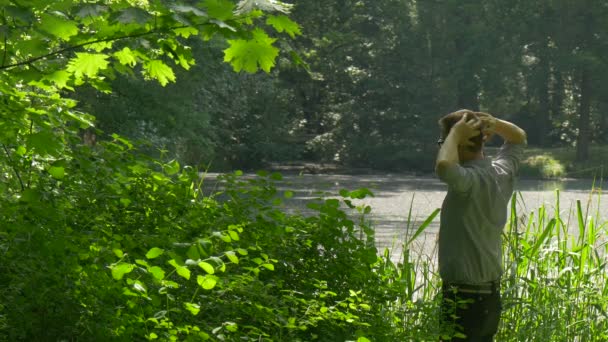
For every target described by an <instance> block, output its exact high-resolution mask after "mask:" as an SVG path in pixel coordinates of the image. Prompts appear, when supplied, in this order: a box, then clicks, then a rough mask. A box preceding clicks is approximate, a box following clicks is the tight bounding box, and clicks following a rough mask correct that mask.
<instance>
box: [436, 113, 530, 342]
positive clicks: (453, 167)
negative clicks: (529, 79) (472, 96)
mask: <svg viewBox="0 0 608 342" xmlns="http://www.w3.org/2000/svg"><path fill="white" fill-rule="evenodd" d="M439 123H440V125H441V129H442V132H441V139H440V140H439V144H440V145H441V147H440V149H439V152H438V154H437V161H436V163H435V171H436V173H437V175H438V177H439V179H440V180H441V181H442V182H444V183H446V184H447V185H448V193H447V195H446V197H445V199H444V201H443V205H442V208H441V222H440V227H439V274H440V276H441V279H442V282H443V288H442V293H443V302H442V323H443V326H444V327H446V326H450V327H452V328H453V329H454V330H451V333H448V335H449V336H454V338H453V340H456V339H462V340H466V341H493V339H494V335H495V334H496V331H497V329H498V323H499V321H500V313H501V309H502V307H501V300H500V277H501V275H502V238H501V234H502V230H503V228H504V226H505V224H506V221H507V207H508V203H509V200H510V198H511V196H512V194H513V186H514V182H515V177H516V174H517V170H518V167H519V162H520V160H521V156H522V152H523V148H524V147H525V145H526V133H525V132H524V131H523V130H522V129H521V128H519V127H517V126H516V125H514V124H512V123H510V122H508V121H504V120H500V119H497V118H494V117H493V116H492V115H490V114H487V113H481V112H472V111H469V110H460V111H457V112H454V113H451V114H448V115H446V116H445V117H443V118H442V119H441V120H440V121H439ZM493 134H497V135H499V136H500V137H501V138H502V139H503V140H504V144H503V145H502V147H501V148H500V151H499V152H498V155H497V156H496V157H495V158H493V159H488V158H486V157H485V155H484V150H483V147H484V142H485V141H487V140H488V139H489V138H490V137H491V136H492V135H493Z"/></svg>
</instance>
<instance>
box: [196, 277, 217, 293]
mask: <svg viewBox="0 0 608 342" xmlns="http://www.w3.org/2000/svg"><path fill="white" fill-rule="evenodd" d="M196 282H197V283H198V285H200V287H202V288H203V289H205V290H211V289H213V288H214V287H215V285H216V284H217V278H216V277H215V276H212V275H206V276H201V275H199V276H198V277H196Z"/></svg>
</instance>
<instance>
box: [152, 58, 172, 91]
mask: <svg viewBox="0 0 608 342" xmlns="http://www.w3.org/2000/svg"><path fill="white" fill-rule="evenodd" d="M144 69H145V70H146V72H147V75H148V76H149V77H151V78H153V79H156V80H157V81H158V82H159V83H160V84H161V85H162V86H163V87H164V86H166V85H167V83H169V82H175V74H174V73H173V69H171V67H169V66H168V65H167V64H165V63H164V62H163V61H161V60H158V59H155V60H151V61H147V62H145V63H144Z"/></svg>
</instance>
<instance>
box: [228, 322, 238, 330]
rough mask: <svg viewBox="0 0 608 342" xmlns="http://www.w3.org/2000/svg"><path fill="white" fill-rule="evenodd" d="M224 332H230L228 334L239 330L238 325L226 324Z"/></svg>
mask: <svg viewBox="0 0 608 342" xmlns="http://www.w3.org/2000/svg"><path fill="white" fill-rule="evenodd" d="M225 327H226V330H228V331H230V332H236V331H237V330H239V325H238V324H236V323H234V322H226V326H225Z"/></svg>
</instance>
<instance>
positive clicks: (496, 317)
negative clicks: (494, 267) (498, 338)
mask: <svg viewBox="0 0 608 342" xmlns="http://www.w3.org/2000/svg"><path fill="white" fill-rule="evenodd" d="M442 295H443V298H442V304H441V321H442V334H443V336H444V338H443V340H442V341H471V342H473V341H475V342H477V341H479V342H486V341H488V342H492V341H494V335H495V334H496V331H497V330H498V323H499V322H500V313H501V311H502V304H501V300H500V288H499V283H498V282H493V283H491V284H490V285H489V286H483V287H479V286H472V285H456V284H446V285H444V286H443V288H442Z"/></svg>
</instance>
